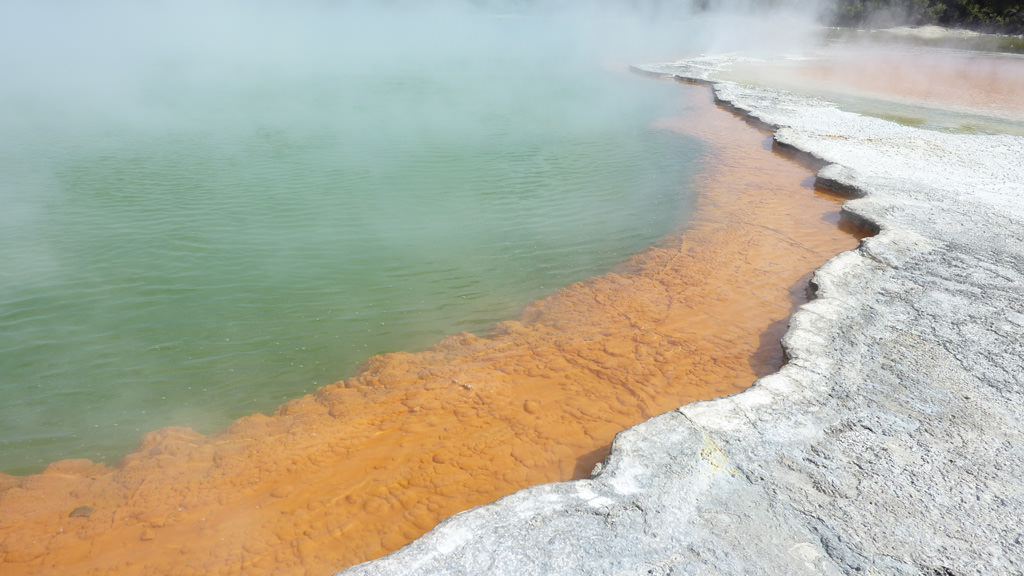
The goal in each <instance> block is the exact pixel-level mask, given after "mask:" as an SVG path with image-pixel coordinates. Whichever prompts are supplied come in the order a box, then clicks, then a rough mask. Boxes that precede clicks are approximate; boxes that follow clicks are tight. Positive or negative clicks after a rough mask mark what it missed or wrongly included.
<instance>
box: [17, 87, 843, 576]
mask: <svg viewBox="0 0 1024 576" xmlns="http://www.w3.org/2000/svg"><path fill="white" fill-rule="evenodd" d="M680 93H681V99H683V100H684V101H685V102H684V103H683V104H684V107H685V108H686V110H687V112H686V114H685V116H684V117H679V118H667V119H665V120H664V121H662V122H661V125H662V127H664V128H666V129H672V130H678V131H680V132H685V133H688V134H694V135H697V136H699V137H701V138H703V139H705V140H707V141H708V142H709V145H710V152H709V154H708V156H707V158H706V159H705V161H704V164H703V169H702V172H701V174H700V175H699V183H698V188H699V193H700V196H699V198H698V200H697V206H696V212H695V216H694V219H693V222H692V223H691V225H690V226H689V227H688V229H687V230H685V231H684V232H682V233H680V234H679V235H676V236H673V237H670V238H667V239H666V240H664V241H663V242H662V243H660V244H659V245H658V246H656V247H654V248H651V249H648V250H646V251H644V252H642V253H640V254H638V255H637V256H635V257H633V258H631V259H630V260H629V261H628V262H625V263H624V264H623V265H622V266H621V267H620V270H619V271H617V272H615V273H610V274H606V275H604V276H600V277H597V278H594V279H591V280H588V281H586V282H581V283H578V284H574V285H572V286H568V287H566V288H564V289H562V290H559V291H558V292H556V293H554V294H552V295H551V296H550V297H548V298H545V299H543V300H540V301H537V302H535V303H533V304H531V305H530V306H528V307H527V309H526V310H525V311H524V312H523V314H522V316H521V317H520V318H519V319H517V320H515V321H509V322H504V323H501V324H499V325H498V326H496V327H495V329H494V330H493V333H492V334H488V335H486V336H483V337H480V336H475V335H472V334H459V335H456V336H452V337H450V338H447V339H445V340H443V341H442V342H440V343H438V344H437V345H436V346H434V347H433V348H431V349H429V350H427V351H425V352H422V353H417V354H408V353H396V354H388V355H384V356H379V357H375V358H372V359H370V360H369V361H368V362H367V363H366V364H365V366H364V367H363V369H362V371H361V372H360V374H358V375H357V376H355V377H353V378H351V379H349V380H347V381H344V382H339V383H336V384H332V385H330V386H325V387H323V388H321V389H320V390H318V391H317V392H316V393H314V394H312V395H309V396H305V397H303V398H300V399H297V400H295V401H292V402H289V403H287V404H284V405H283V406H281V407H280V408H279V409H278V410H277V411H276V412H275V413H274V414H273V415H272V416H263V415H254V416H249V417H246V418H242V419H240V420H238V421H237V422H236V423H234V424H233V425H232V426H230V427H229V428H228V429H226V430H224V431H223V432H221V433H219V434H216V435H213V436H202V435H199V434H197V433H195V432H193V431H191V430H188V429H181V428H168V429H163V430H159V431H157V432H154V433H151V434H148V435H146V436H145V437H144V438H143V439H142V442H141V445H140V447H139V448H138V450H137V451H135V452H133V453H132V454H130V455H128V456H127V457H125V458H124V460H123V461H122V462H121V463H120V464H119V465H118V466H117V467H116V468H109V467H105V466H102V465H96V464H93V463H91V462H88V461H84V460H67V461H61V462H56V463H54V464H52V465H51V466H49V467H48V468H47V469H46V470H45V471H44V472H43V473H41V474H38V475H34V476H28V477H11V476H3V475H0V572H2V573H3V574H5V575H7V574H10V575H14V574H58V573H60V574H78V575H85V574H147V575H149V574H181V575H186V574H197V575H198V574H203V575H215V574H242V573H245V574H246V575H247V576H253V575H258V574H275V575H293V574H294V575H298V574H310V575H318V576H320V575H327V574H331V573H333V572H334V571H336V570H338V569H341V568H343V567H345V566H349V565H351V564H354V563H358V562H361V561H364V560H369V559H372V558H375V557H378V556H381V555H383V554H385V553H387V552H390V551H392V550H395V549H397V548H399V547H400V546H402V545H404V544H405V543H407V542H409V541H410V540H412V539H414V538H416V537H417V536H419V535H421V534H423V533H424V532H426V531H427V530H429V529H430V528H432V527H433V526H434V525H435V524H436V523H437V522H438V521H440V520H442V519H444V518H445V517H447V516H450V515H451V514H454V513H456V512H458V511H461V510H465V509H467V508H470V507H472V506H476V505H479V504H483V503H486V502H490V501H493V500H494V499H496V498H498V497H500V496H502V495H505V494H509V493H511V492H513V491H515V490H518V489H520V488H523V487H526V486H530V485H534V484H539V483H543V482H549V481H555V480H566V479H570V478H579V477H584V476H586V475H588V474H589V472H590V470H591V469H592V467H593V466H594V464H595V463H596V462H598V461H600V460H601V459H603V458H604V457H605V455H606V454H607V451H608V448H609V445H610V443H611V441H612V438H613V437H614V435H615V434H616V433H617V432H618V431H620V430H622V429H624V428H626V427H629V426H631V425H634V424H636V423H638V422H641V421H643V420H645V419H647V418H649V417H651V416H654V415H656V414H659V413H662V412H665V411H668V410H671V409H673V408H675V407H677V406H679V405H681V404H684V403H686V402H690V401H693V400H700V399H708V398H713V397H716V396H722V395H726V394H731V393H734V392H737V391H740V390H742V389H744V388H746V387H747V386H749V385H750V384H751V383H752V382H753V381H754V380H755V378H756V377H758V376H760V375H764V374H766V373H769V372H772V371H774V370H775V369H777V368H778V367H779V366H780V365H781V364H782V361H783V358H782V352H781V349H780V347H779V344H778V342H779V338H780V337H781V335H782V333H783V332H784V331H785V326H786V319H787V318H788V317H789V315H790V314H791V312H792V310H793V308H794V306H795V305H797V304H799V303H800V302H802V301H803V300H804V294H805V287H806V282H807V279H808V277H809V274H810V273H811V271H812V270H813V269H815V268H816V267H818V266H820V265H821V264H822V263H824V262H825V261H826V260H827V259H828V258H829V257H831V256H833V255H835V254H837V253H838V252H841V251H843V250H847V249H850V248H853V247H854V246H856V244H857V242H858V240H859V238H860V237H862V235H863V234H862V232H863V231H860V230H857V229H852V228H849V227H846V226H842V227H841V226H840V225H839V212H838V210H839V203H840V200H841V199H838V198H836V197H833V196H830V195H828V194H824V193H820V192H816V191H814V190H813V189H811V188H810V187H809V185H808V182H810V181H811V180H812V178H811V172H810V171H809V170H808V169H807V168H806V167H804V166H801V165H799V164H798V163H797V162H795V161H794V160H792V159H789V158H787V157H785V156H783V155H781V154H779V153H776V152H774V151H772V150H771V147H770V146H768V145H766V142H768V135H767V134H765V133H763V132H761V131H758V130H757V129H755V128H752V127H751V126H749V125H748V124H746V123H745V122H744V121H743V120H742V119H741V118H739V117H736V116H734V115H733V114H731V113H728V112H726V111H723V110H721V109H717V108H716V107H715V106H714V105H713V104H712V101H711V95H710V93H709V91H708V90H707V89H706V88H698V87H691V86H680Z"/></svg>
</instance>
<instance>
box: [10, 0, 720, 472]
mask: <svg viewBox="0 0 1024 576" xmlns="http://www.w3.org/2000/svg"><path fill="white" fill-rule="evenodd" d="M24 6H29V4H25V5H24ZM135 10H136V12H132V11H131V10H129V11H128V14H127V15H124V14H121V15H120V16H119V17H118V18H119V19H118V20H116V21H115V22H113V23H111V21H110V20H109V19H104V18H103V17H102V16H103V15H102V14H101V15H97V14H95V13H87V12H85V11H84V10H83V11H82V12H79V13H70V14H68V13H63V12H62V13H60V14H57V13H56V12H53V11H42V12H39V13H31V14H29V15H27V16H26V15H25V14H22V13H19V14H14V15H13V16H12V14H6V16H7V18H6V22H7V23H8V24H7V26H8V27H7V28H6V29H5V30H0V32H4V33H5V34H6V36H5V37H6V40H4V42H6V43H7V44H6V45H4V46H0V48H4V50H3V54H4V56H2V57H0V65H2V66H3V68H2V69H0V71H2V72H3V74H4V75H5V76H6V77H8V78H15V79H17V80H18V81H17V82H11V83H7V84H5V85H4V86H3V87H0V202H2V204H0V207H2V215H0V398H3V400H2V403H0V470H2V471H6V472H10V473H27V472H32V471H37V470H39V469H41V468H42V467H43V466H44V465H45V463H47V462H49V461H52V460H54V459H59V458H68V457H87V458H92V459H96V460H101V461H106V462H110V463H116V461H117V460H118V458H119V457H120V456H122V455H124V454H125V453H127V452H128V451H130V450H131V449H132V448H133V447H134V446H135V445H136V443H137V441H138V438H139V435H140V434H142V433H145V432H147V431H150V430H154V429H156V428H159V427H163V426H168V425H179V426H191V427H194V428H196V429H197V430H200V431H202V432H206V433H209V432H214V431H216V430H217V429H219V428H221V427H223V426H225V425H227V424H228V423H229V422H230V421H231V420H232V419H234V418H237V417H240V416H243V415H246V414H250V413H254V412H270V411H272V410H273V409H274V407H275V406H277V405H278V404H280V403H281V402H284V401H286V400H289V399H291V398H295V397H297V396H300V395H302V394H303V393H307V392H310V391H312V390H314V389H315V388H316V387H318V386H320V385H323V384H327V383H330V382H333V381H335V380H339V379H342V378H344V377H346V376H348V375H351V374H352V373H353V371H354V369H355V367H356V366H357V365H358V364H359V363H360V362H362V361H364V360H365V359H366V358H368V357H369V356H371V355H374V354H378V353H382V352H388V351H394V350H417V349H422V348H425V347H427V346H429V345H430V344H431V343H433V342H435V341H437V340H438V339H439V338H441V337H443V336H445V335H448V334H452V333H455V332H458V331H462V330H469V331H476V332H485V331H486V329H487V327H488V326H489V325H491V324H492V323H494V322H495V321H499V320H502V319H507V318H511V317H514V316H515V314H516V313H517V311H518V310H520V309H521V307H522V306H523V305H524V304H525V303H527V302H528V301H530V300H531V299H535V298H538V297H542V296H544V295H546V294H549V293H550V292H552V291H553V290H555V289H557V288H558V287H561V286H564V285H566V284H569V283H571V282H574V281H577V280H581V279H585V278H587V277H590V276H593V275H596V274H600V273H602V272H604V271H606V270H608V269H610V268H611V267H612V266H614V265H615V263H616V262H618V261H620V260H621V259H622V258H624V257H626V256H628V255H629V254H631V253H634V252H636V251H638V250H641V249H643V248H644V247H646V246H649V245H651V244H652V243H654V242H656V241H657V240H658V238H660V237H662V236H663V235H665V234H667V233H669V232H671V231H673V230H676V229H678V228H679V227H680V226H683V225H685V222H686V218H687V214H688V210H689V206H690V199H691V192H690V185H691V174H692V172H693V164H694V162H695V159H696V158H698V156H699V153H700V146H699V143H697V142H694V141H692V140H688V139H685V138H683V137H681V136H679V135H676V134H670V133H666V132H662V131H659V130H656V129H653V128H652V127H651V126H652V122H653V121H654V120H656V119H658V118H660V117H664V116H668V115H674V114H677V113H679V111H680V110H679V106H680V104H679V103H678V101H677V97H678V91H679V90H680V88H679V87H678V86H675V85H672V84H666V83H659V82H655V81H652V80H649V79H642V78H636V77H632V76H629V75H628V74H624V73H623V72H622V68H620V67H617V66H608V65H606V63H605V62H603V61H601V59H600V58H597V57H596V55H594V54H592V53H589V52H588V51H587V50H584V49H582V48H581V45H580V40H579V38H578V37H575V38H571V37H567V36H566V34H565V32H564V29H559V28H558V27H554V26H550V25H548V24H546V23H544V24H541V23H538V22H537V21H534V20H530V19H525V18H496V17H482V16H474V17H473V20H472V21H471V22H469V23H468V24H467V23H466V22H463V23H462V24H461V25H451V24H450V20H445V22H447V24H441V23H440V21H439V22H436V23H434V24H433V25H432V26H427V25H425V24H424V22H423V19H422V17H421V16H417V17H415V18H405V19H401V18H399V19H390V20H389V19H384V20H380V19H376V20H372V21H360V20H359V19H358V18H349V19H347V20H345V19H342V18H341V15H340V14H338V13H336V12H327V13H317V14H315V15H312V14H309V13H302V14H298V15H296V14H289V13H287V12H285V11H283V10H282V11H278V12H273V13H269V14H268V13H258V14H256V15H255V16H252V15H250V16H251V18H248V19H246V18H241V21H239V17H238V16H239V14H238V13H235V12H232V11H231V10H228V11H226V12H224V13H213V12H210V13H202V14H200V15H199V16H196V15H195V14H184V13H182V12H178V11H172V12H170V13H168V14H163V16H162V20H160V22H161V24H159V25H157V24H153V23H150V24H146V22H150V21H149V20H146V19H145V18H144V17H145V16H147V13H146V12H145V10H144V9H142V8H137V9H135ZM232 10H237V8H235V9H232ZM186 16H187V17H186ZM12 17H17V18H23V19H24V18H28V19H29V20H31V19H33V18H34V19H35V20H33V21H32V22H34V23H35V25H36V27H35V28H32V27H31V26H27V24H26V23H25V22H21V23H18V22H14V23H12ZM389 18H390V17H389ZM83 20H84V22H83ZM228 21H229V22H230V23H231V26H232V28H231V29H230V31H226V29H225V27H224V26H221V24H224V23H225V22H228ZM32 22H29V24H31V23H32ZM41 22H46V23H47V26H42V25H41V24H40V23H41ZM54 22H56V23H54ZM367 22H370V23H367ZM382 22H384V23H386V24H387V28H386V29H387V30H388V31H389V32H390V33H389V34H388V35H386V37H380V35H375V32H379V30H376V31H372V32H374V33H371V30H370V29H372V28H373V27H374V26H382ZM126 23H127V24H131V26H126V25H125V24H126ZM428 24H429V23H428ZM442 26H449V28H447V29H441V27H442ZM40 27H42V28H44V29H45V31H42V32H41V31H40ZM26 28H28V29H29V30H31V33H30V32H26V31H25V30H26ZM83 29H88V30H90V34H94V36H91V37H90V38H91V41H89V42H86V41H84V39H83V42H81V43H76V42H72V41H70V40H68V38H69V37H70V38H72V39H74V38H79V37H80V35H81V34H82V32H81V30H83ZM381 29H383V28H381ZM225 35H226V36H227V37H226V38H225ZM510 47H515V49H514V50H513V49H510ZM15 48H18V49H20V51H18V50H15Z"/></svg>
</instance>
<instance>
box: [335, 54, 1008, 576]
mask: <svg viewBox="0 0 1024 576" xmlns="http://www.w3.org/2000/svg"><path fill="white" fill-rule="evenodd" d="M720 64H721V61H716V60H714V59H703V60H699V61H691V62H683V63H676V64H673V65H666V66H659V67H651V68H648V71H652V72H661V73H667V74H674V75H681V76H684V77H687V78H691V79H693V78H698V79H705V80H707V79H709V78H713V77H714V72H715V70H716V68H717V67H718V66H719V65H720ZM715 92H716V94H717V97H718V98H719V99H720V100H721V101H724V102H727V103H729V104H731V105H732V106H734V107H736V108H737V109H741V110H745V111H747V113H748V114H749V115H750V117H752V118H754V119H756V120H758V121H760V122H763V123H765V124H768V125H771V126H774V127H776V128H777V132H776V135H775V139H776V141H777V142H778V143H780V144H781V145H785V146H789V147H792V148H795V149H799V150H802V151H804V152H806V153H808V154H810V155H813V156H814V157H817V158H819V159H821V160H822V161H823V162H825V163H826V166H825V167H824V168H823V169H822V170H821V171H820V172H819V174H818V179H819V181H820V182H825V183H828V184H829V185H830V186H832V187H834V188H840V189H844V190H847V191H853V192H856V193H857V194H859V195H861V196H862V197H860V198H858V199H856V200H853V201H850V202H848V203H847V204H846V207H845V209H846V210H847V211H848V213H849V214H850V215H852V216H854V217H856V218H858V219H860V220H862V221H864V222H867V223H870V224H872V225H873V226H875V227H877V228H878V229H879V230H880V233H879V234H878V235H877V236H874V237H871V238H868V239H866V240H865V241H864V242H863V243H862V245H861V246H860V247H859V248H858V249H856V250H854V251H851V252H845V253H843V254H841V255H839V256H837V257H835V258H833V259H832V260H831V261H829V262H828V263H827V264H826V265H825V266H824V267H823V268H821V269H820V270H818V271H817V273H816V274H815V276H814V279H813V285H814V286H815V287H816V290H817V298H816V299H815V300H813V301H811V302H810V303H808V304H806V305H804V306H803V307H801V308H800V309H799V311H797V312H796V314H795V315H794V316H793V317H792V320H791V322H790V329H789V331H788V333H787V334H786V336H785V338H784V340H783V344H784V347H785V350H786V352H787V354H788V357H789V362H788V363H787V364H786V366H785V367H783V368H782V370H781V371H779V372H778V373H776V374H772V375H770V376H766V377H763V378H761V379H760V380H759V381H758V382H757V383H756V385H755V386H754V387H752V388H751V389H749V390H747V391H744V392H742V393H740V394H737V395H735V396H731V397H727V398H722V399H718V400H712V401H708V402H700V403H695V404H690V405H688V406H685V407H683V408H680V409H679V410H677V411H673V412H670V413H668V414H665V415H662V416H658V417H656V418H653V419H651V420H649V421H647V422H644V423H642V424H640V425H638V426H635V427H634V428H632V429H630V430H627V431H625V432H623V433H621V434H620V435H619V436H618V437H617V439H616V441H615V444H614V446H613V450H612V453H611V455H610V457H609V458H608V460H607V461H606V463H605V465H604V467H603V469H601V470H600V472H599V473H598V474H596V475H594V476H593V477H592V478H591V479H586V480H579V481H575V482H569V483H561V484H551V485H545V486H538V487H534V488H531V489H528V490H525V491H522V492H519V493H517V494H514V495H512V496H509V497H506V498H504V499H502V500H499V501H497V502H496V503H494V504H491V505H489V506H485V507H481V508H477V509H475V510H471V511H469V512H466V513H463V514H460V515H458V516H456V517H453V518H452V519H450V520H448V521H446V522H444V523H442V524H441V525H440V526H438V527H437V528H436V529H434V530H433V531H432V532H431V533H430V534H428V535H427V536H425V537H423V538H421V539H420V540H417V541H416V542H414V543H412V544H411V545H409V546H408V547H406V548H404V549H402V550H400V551H399V552H397V553H395V554H392V555H391V556H388V557H386V558H384V559H381V560H379V561H377V562H374V563H370V564H366V565H362V566H358V567H356V568H353V569H352V570H351V571H350V572H346V574H350V575H362V574H396V575H397V574H402V575H408V574H737V575H749V574H790V575H793V574H854V573H856V574H906V575H915V576H917V575H923V574H924V575H958V576H961V575H967V574H978V575H981V574H1022V573H1024V524H1022V522H1021V518H1024V474H1022V470H1024V198H1022V196H1024V161H1022V159H1024V139H1022V138H1019V137H1013V136H986V135H954V134H947V133H940V132H929V131H924V130H920V129H915V128H911V127H906V126H901V125H898V124H895V123H892V122H887V121H884V120H879V119H874V118H868V117H863V116H858V115H855V114H851V113H847V112H844V111H841V110H839V109H837V108H836V107H834V106H832V105H830V104H828V103H827V102H823V101H820V100H815V99H809V98H806V97H798V96H794V95H791V94H787V93H783V92H779V91H775V90H770V89H761V88H753V87H744V86H740V85H738V84H734V83H719V84H716V85H715Z"/></svg>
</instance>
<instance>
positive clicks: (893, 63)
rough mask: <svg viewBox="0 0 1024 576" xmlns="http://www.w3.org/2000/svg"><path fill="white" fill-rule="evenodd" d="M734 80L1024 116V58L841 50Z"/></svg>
mask: <svg viewBox="0 0 1024 576" xmlns="http://www.w3.org/2000/svg"><path fill="white" fill-rule="evenodd" d="M728 76H729V77H730V78H733V79H736V80H739V81H746V82H754V83H757V84H761V85H768V86H776V87H779V88H783V89H786V90H793V91H796V92H804V91H807V90H811V91H814V92H825V93H826V94H829V93H839V94H854V95H862V96H866V97H874V98H880V99H883V100H889V99H895V100H898V101H904V102H905V101H911V102H914V103H917V104H924V105H931V106H935V107H939V108H944V109H961V110H964V111H973V112H977V113H986V112H998V113H1000V114H1001V115H1008V116H1012V117H1015V118H1018V119H1020V118H1024V57H1021V56H1017V55H1007V54H990V53H972V52H953V51H935V50H931V51H922V50H908V49H900V48H898V47H884V46H861V47H858V46H853V47H838V48H835V49H834V50H833V51H832V52H830V53H829V55H828V57H826V58H819V59H811V60H795V61H775V62H758V63H756V64H749V63H742V62H741V63H738V64H737V65H736V66H734V68H733V69H732V70H731V71H730V72H729V73H728Z"/></svg>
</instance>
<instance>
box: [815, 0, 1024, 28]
mask: <svg viewBox="0 0 1024 576" xmlns="http://www.w3.org/2000/svg"><path fill="white" fill-rule="evenodd" d="M832 19H833V22H834V24H836V25H838V26H857V27H865V26H866V27H881V26H893V25H912V26H921V25H926V24H938V25H940V26H950V27H955V28H967V29H971V30H977V31H979V32H995V33H1001V34H1024V0H987V1H985V0H837V4H836V7H835V12H834V13H833V17H832Z"/></svg>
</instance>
